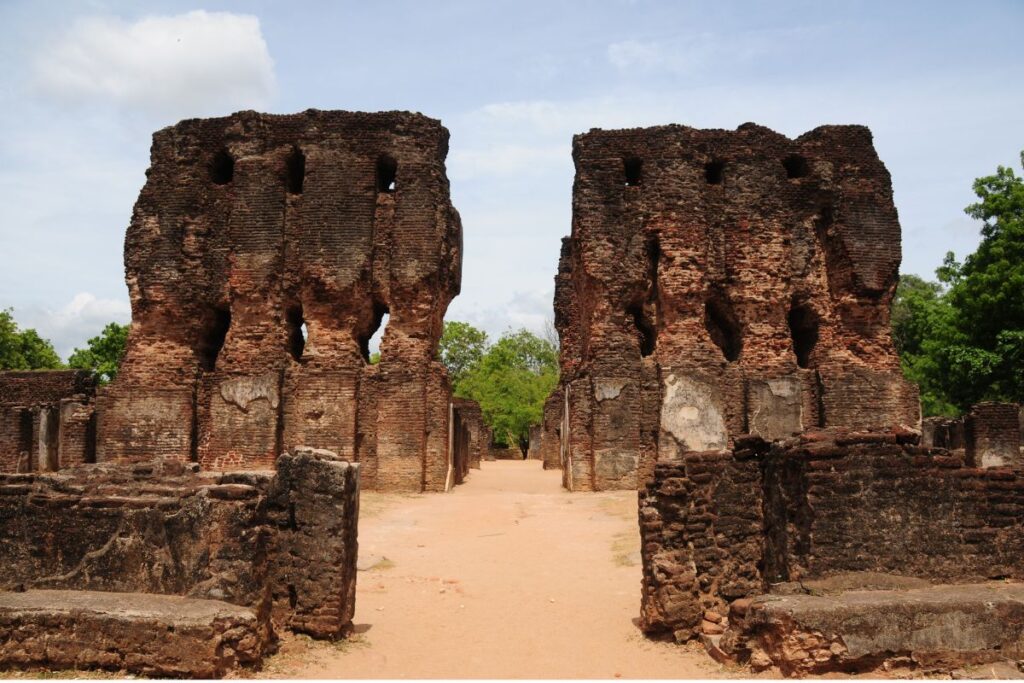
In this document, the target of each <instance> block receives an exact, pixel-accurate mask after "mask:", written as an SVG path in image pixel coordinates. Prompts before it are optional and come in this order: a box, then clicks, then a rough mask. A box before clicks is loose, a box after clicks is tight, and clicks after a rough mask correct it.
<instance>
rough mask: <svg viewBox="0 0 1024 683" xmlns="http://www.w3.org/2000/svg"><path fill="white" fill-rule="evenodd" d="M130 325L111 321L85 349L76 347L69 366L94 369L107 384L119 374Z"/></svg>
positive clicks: (98, 376)
mask: <svg viewBox="0 0 1024 683" xmlns="http://www.w3.org/2000/svg"><path fill="white" fill-rule="evenodd" d="M128 328H129V326H128V325H119V324H118V323H109V324H108V325H107V326H106V327H104V328H103V331H102V332H101V333H100V335H99V336H98V337H93V338H92V339H90V340H89V341H88V343H87V344H86V347H85V348H84V349H75V350H74V351H73V352H72V353H71V356H70V357H69V358H68V366H70V367H72V368H81V369H82V370H92V372H93V374H94V375H95V376H96V379H97V380H99V382H100V383H102V384H106V383H107V382H109V381H111V380H112V379H114V377H116V376H117V370H118V368H120V367H121V359H122V358H124V349H125V345H126V344H127V343H128Z"/></svg>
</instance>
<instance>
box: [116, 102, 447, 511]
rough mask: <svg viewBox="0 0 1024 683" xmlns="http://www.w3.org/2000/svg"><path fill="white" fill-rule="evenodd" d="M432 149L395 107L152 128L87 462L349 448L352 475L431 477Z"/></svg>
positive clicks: (436, 262) (441, 184) (439, 213)
mask: <svg viewBox="0 0 1024 683" xmlns="http://www.w3.org/2000/svg"><path fill="white" fill-rule="evenodd" d="M447 151H448V131H447V130H446V129H445V128H444V127H442V126H441V125H440V123H439V122H437V121H435V120H433V119H429V118H427V117H424V116H422V115H419V114H409V113H403V112H387V113H380V114H361V113H349V112H323V111H316V110H310V111H307V112H304V113H302V114H296V115H288V116H275V115H267V114H257V113H255V112H241V113H238V114H235V115H233V116H230V117H225V118H217V119H202V120H200V119H193V120H188V121H183V122H181V123H179V124H178V125H176V126H173V127H170V128H165V129H163V130H161V131H159V132H157V133H156V134H155V135H154V138H153V148H152V159H151V166H150V169H149V171H148V173H147V182H146V185H145V187H144V188H143V189H142V192H141V194H140V196H139V199H138V202H137V203H136V205H135V210H134V213H133V216H132V222H131V225H130V227H129V228H128V232H127V236H126V238H125V270H126V280H127V283H128V289H129V294H130V297H131V303H132V327H131V332H130V334H129V338H128V345H127V351H126V354H125V357H124V361H123V363H122V367H121V371H120V372H119V374H118V376H117V378H116V380H115V381H114V382H113V383H112V384H111V385H110V386H109V387H107V388H105V389H103V390H102V391H101V392H100V394H99V397H98V399H97V412H98V423H97V454H96V458H97V460H98V461H99V462H135V461H142V460H149V459H151V458H159V459H164V460H172V461H178V462H198V463H200V465H201V466H202V467H203V469H206V470H217V471H231V470H245V469H261V468H271V467H273V466H274V462H275V459H276V458H277V456H278V455H279V454H280V453H283V452H286V451H287V450H289V449H290V448H293V447H295V446H300V445H304V446H312V447H323V448H329V449H331V450H333V451H335V452H337V453H338V454H339V455H341V456H342V457H345V458H346V459H349V460H353V461H359V462H363V461H366V464H367V474H368V475H369V476H367V477H366V482H365V484H366V485H367V486H368V487H369V488H381V489H388V490H407V491H420V490H444V488H445V486H446V482H445V476H446V474H447V470H448V462H447V453H448V451H449V448H448V442H447V441H448V431H449V430H448V424H447V419H448V413H449V403H450V397H451V396H450V389H449V387H448V383H447V379H446V377H445V374H444V370H443V368H442V366H441V365H440V364H439V363H438V362H436V360H435V353H436V348H437V343H438V340H439V338H440V334H441V327H442V320H443V318H444V314H445V311H446V309H447V306H448V303H449V302H450V301H451V299H452V298H453V297H454V296H455V295H456V294H457V293H458V291H459V286H460V273H461V248H462V236H461V224H460V220H459V216H458V213H457V212H456V211H455V209H454V208H453V207H452V205H451V202H450V200H449V191H448V180H447V178H446V176H445V167H444V159H445V156H446V154H447ZM386 316H387V318H388V322H387V328H386V330H385V333H384V336H383V340H382V342H381V347H380V351H381V361H380V363H379V364H376V365H370V364H369V341H370V339H371V337H372V336H373V334H374V333H375V332H376V331H377V330H378V328H379V327H380V326H381V325H382V323H383V322H384V320H385V317H386Z"/></svg>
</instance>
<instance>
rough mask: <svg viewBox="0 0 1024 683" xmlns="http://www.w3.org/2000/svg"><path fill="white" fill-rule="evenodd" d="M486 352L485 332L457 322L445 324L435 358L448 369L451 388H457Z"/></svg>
mask: <svg viewBox="0 0 1024 683" xmlns="http://www.w3.org/2000/svg"><path fill="white" fill-rule="evenodd" d="M486 350H487V333H486V332H484V331H483V330H478V329H477V328H475V327H473V326H472V325H470V324H469V323H464V322H459V321H457V320H452V321H447V322H445V324H444V332H442V334H441V342H440V344H438V347H437V357H438V359H440V361H441V363H443V364H444V366H445V367H446V368H448V378H449V379H450V380H451V382H452V387H458V386H459V383H460V382H462V379H463V378H464V377H465V376H466V373H467V372H469V370H470V368H472V367H473V366H474V365H476V364H477V363H479V362H480V359H481V358H483V357H484V352H485V351H486Z"/></svg>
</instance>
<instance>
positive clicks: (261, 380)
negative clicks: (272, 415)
mask: <svg viewBox="0 0 1024 683" xmlns="http://www.w3.org/2000/svg"><path fill="white" fill-rule="evenodd" d="M279 384H280V378H279V377H278V374H277V373H276V372H268V373H266V374H263V375H256V376H255V377H235V378H232V379H229V380H225V381H224V382H222V383H221V385H220V397H221V398H223V399H224V400H225V401H226V402H227V403H233V404H234V405H236V406H238V407H239V408H240V409H241V410H242V412H249V404H250V403H252V402H253V401H258V400H260V399H265V400H266V401H268V402H269V403H270V407H271V408H277V405H278V402H279V401H280V393H279V389H280V387H279Z"/></svg>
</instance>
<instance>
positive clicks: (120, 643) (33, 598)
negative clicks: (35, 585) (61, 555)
mask: <svg viewBox="0 0 1024 683" xmlns="http://www.w3.org/2000/svg"><path fill="white" fill-rule="evenodd" d="M273 643H274V639H273V634H272V633H271V632H270V631H269V629H268V626H267V624H266V623H264V622H261V621H260V620H259V619H258V618H257V616H256V613H255V612H254V611H253V610H251V609H247V608H244V607H239V606H237V605H231V604H228V603H226V602H221V601H218V600H195V599H189V598H182V597H178V596H169V595H150V594H141V593H108V592H96V591H50V590H32V591H26V592H22V593H0V667H17V668H21V669H42V670H54V669H79V670H81V669H105V670H107V671H114V672H128V673H134V674H141V675H144V676H153V677H157V678H219V677H221V676H224V675H225V674H227V673H229V672H231V671H233V670H234V669H237V668H239V667H252V666H257V665H258V664H259V663H260V661H261V660H262V659H263V656H264V655H265V654H267V653H268V652H269V651H270V650H271V649H272V647H273Z"/></svg>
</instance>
